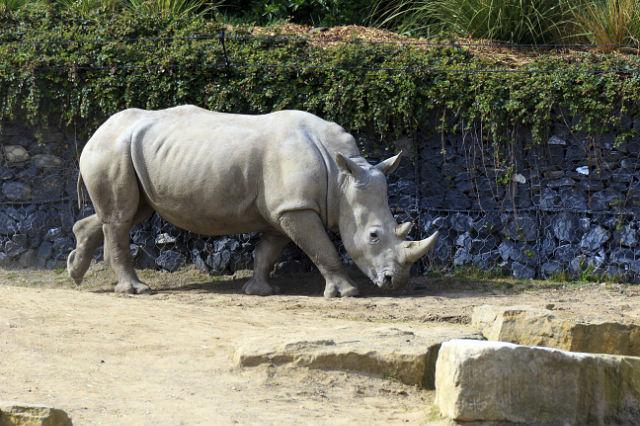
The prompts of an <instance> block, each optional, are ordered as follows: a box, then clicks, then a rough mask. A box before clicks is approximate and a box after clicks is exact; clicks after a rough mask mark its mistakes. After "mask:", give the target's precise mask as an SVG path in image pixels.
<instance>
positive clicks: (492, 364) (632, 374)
mask: <svg viewBox="0 0 640 426" xmlns="http://www.w3.org/2000/svg"><path fill="white" fill-rule="evenodd" d="M435 385H436V404H437V405H438V407H439V409H440V411H441V413H442V415H443V416H445V417H448V418H450V419H452V420H455V421H457V422H511V423H516V424H527V425H587V424H598V425H613V424H619V425H622V424H625V425H627V424H629V425H631V424H638V423H639V422H640V358H637V357H622V356H613V355H595V354H584V353H572V352H566V351H561V350H557V349H550V348H541V347H528V346H520V345H514V344H511V343H504V342H487V341H479V340H475V341H474V340H452V341H449V342H445V343H443V344H442V347H441V348H440V352H439V355H438V360H437V362H436V380H435Z"/></svg>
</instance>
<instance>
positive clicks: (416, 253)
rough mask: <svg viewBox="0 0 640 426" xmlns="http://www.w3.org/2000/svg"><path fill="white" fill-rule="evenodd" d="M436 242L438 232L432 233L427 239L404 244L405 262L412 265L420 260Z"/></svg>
mask: <svg viewBox="0 0 640 426" xmlns="http://www.w3.org/2000/svg"><path fill="white" fill-rule="evenodd" d="M436 241H438V231H436V232H434V233H433V235H431V236H430V237H429V238H425V239H424V240H421V241H406V242H404V243H403V244H404V248H405V262H406V263H414V262H415V261H417V260H418V259H420V258H421V257H422V256H424V255H425V254H427V252H428V251H429V250H431V249H432V248H433V247H434V246H435V245H436Z"/></svg>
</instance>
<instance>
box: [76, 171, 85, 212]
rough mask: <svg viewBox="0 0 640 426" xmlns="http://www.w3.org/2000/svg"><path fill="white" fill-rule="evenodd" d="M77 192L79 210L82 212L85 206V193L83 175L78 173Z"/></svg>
mask: <svg viewBox="0 0 640 426" xmlns="http://www.w3.org/2000/svg"><path fill="white" fill-rule="evenodd" d="M76 192H77V194H78V210H82V206H83V205H84V192H83V191H82V173H80V171H78V182H77V183H76Z"/></svg>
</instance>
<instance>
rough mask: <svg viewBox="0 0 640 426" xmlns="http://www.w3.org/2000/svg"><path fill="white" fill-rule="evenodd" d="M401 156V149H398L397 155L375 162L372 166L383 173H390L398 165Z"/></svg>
mask: <svg viewBox="0 0 640 426" xmlns="http://www.w3.org/2000/svg"><path fill="white" fill-rule="evenodd" d="M401 157H402V151H400V152H399V153H398V155H396V156H394V157H391V158H387V159H386V160H384V161H382V162H380V163H378V164H376V165H375V166H374V167H375V168H376V169H378V170H380V171H381V172H382V173H384V174H385V175H388V174H390V173H393V172H394V171H395V170H396V169H397V168H398V166H399V165H400V159H401Z"/></svg>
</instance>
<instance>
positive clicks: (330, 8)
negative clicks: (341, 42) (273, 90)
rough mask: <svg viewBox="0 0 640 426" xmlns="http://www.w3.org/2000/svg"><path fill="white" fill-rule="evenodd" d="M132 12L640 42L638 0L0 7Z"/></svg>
mask: <svg viewBox="0 0 640 426" xmlns="http://www.w3.org/2000/svg"><path fill="white" fill-rule="evenodd" d="M100 9H102V10H103V11H104V12H105V13H110V14H113V13H122V12H128V13H133V14H136V15H139V16H143V17H146V18H155V19H162V20H175V19H185V18H192V17H206V18H207V19H210V20H215V21H219V22H227V23H229V22H230V23H236V24H237V23H243V24H250V25H271V24H280V23H283V22H292V23H297V24H305V25H313V26H335V25H348V24H357V25H367V26H377V27H384V28H387V29H391V30H393V31H396V32H399V33H402V34H408V35H412V36H426V37H473V38H482V39H491V40H499V41H503V42H505V41H506V42H511V43H533V44H536V45H539V44H541V43H554V44H558V43H593V44H596V45H597V46H598V47H599V48H600V49H602V50H616V49H619V48H622V49H627V48H629V47H632V48H635V49H637V48H638V47H639V42H640V0H526V1H522V0H376V1H370V0H352V1H341V0H243V1H238V0H0V13H2V12H7V11H9V12H11V11H25V10H57V11H64V12H67V13H72V14H76V15H79V16H85V17H86V16H89V15H91V14H93V13H95V11H96V10H100Z"/></svg>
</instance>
